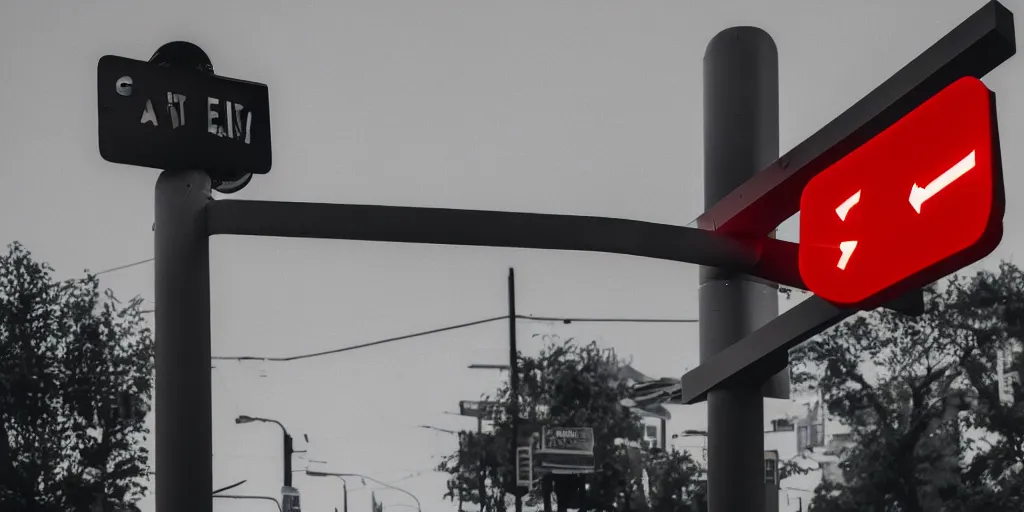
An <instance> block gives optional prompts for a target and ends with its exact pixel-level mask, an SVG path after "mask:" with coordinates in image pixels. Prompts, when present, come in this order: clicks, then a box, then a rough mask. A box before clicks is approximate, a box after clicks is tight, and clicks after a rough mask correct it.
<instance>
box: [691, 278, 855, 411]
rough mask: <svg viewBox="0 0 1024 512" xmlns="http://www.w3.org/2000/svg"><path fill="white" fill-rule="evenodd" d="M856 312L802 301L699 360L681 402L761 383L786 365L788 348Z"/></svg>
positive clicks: (813, 300)
mask: <svg viewBox="0 0 1024 512" xmlns="http://www.w3.org/2000/svg"><path fill="white" fill-rule="evenodd" d="M856 312H857V311H856V310H852V309H840V308H838V307H836V306H834V305H833V304H831V303H829V302H827V301H825V300H823V299H820V298H818V297H810V298H808V299H807V300H804V301H803V302H801V303H800V304H797V305H796V306H794V307H793V308H792V309H790V310H789V311H786V312H785V313H783V314H781V315H779V316H778V317H776V318H775V319H774V320H772V321H771V322H768V323H767V324H765V325H764V326H763V327H761V328H760V329H758V330H756V331H754V332H753V333H751V334H750V335H748V336H747V337H745V338H743V339H742V340H741V341H739V342H738V343H735V344H733V345H731V346H730V347H729V348H727V349H725V350H722V351H721V352H719V353H718V354H716V355H715V356H714V357H712V358H710V359H708V360H703V359H702V360H701V364H700V366H698V367H696V368H694V369H692V370H690V371H689V372H687V373H686V374H684V375H683V379H682V388H683V397H682V402H683V403H684V404H693V403H697V402H700V401H702V400H704V399H705V398H706V397H707V395H708V392H709V391H711V390H712V389H714V388H716V387H722V388H731V387H736V386H750V385H752V384H753V383H757V382H764V379H766V378H768V377H770V376H772V375H774V374H776V373H777V372H778V371H779V370H780V369H781V368H783V367H785V366H786V365H787V364H788V360H789V350H790V349H792V348H793V347H795V346H797V345H799V344H800V343H803V342H804V341H807V340H809V339H811V338H813V337H814V336H817V335H818V334H819V333H821V332H822V331H824V330H825V329H828V328H829V327H831V326H833V325H835V324H836V323H838V322H840V321H842V320H843V319H845V318H846V317H848V316H850V315H852V314H854V313H856ZM758 425H759V426H758V428H760V424H758Z"/></svg>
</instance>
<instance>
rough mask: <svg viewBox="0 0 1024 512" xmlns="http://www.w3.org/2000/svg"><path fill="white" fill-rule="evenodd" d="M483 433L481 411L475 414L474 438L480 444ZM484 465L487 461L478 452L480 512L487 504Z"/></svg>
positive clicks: (481, 453) (482, 453) (482, 454)
mask: <svg viewBox="0 0 1024 512" xmlns="http://www.w3.org/2000/svg"><path fill="white" fill-rule="evenodd" d="M483 433H484V417H483V411H480V412H479V414H477V416H476V436H477V440H479V441H481V442H482V441H483ZM486 463H487V460H486V458H485V457H484V451H483V450H480V512H484V510H486V506H485V505H484V504H485V503H486V502H487V498H486V496H487V473H486V471H485V468H484V465H485V464H486Z"/></svg>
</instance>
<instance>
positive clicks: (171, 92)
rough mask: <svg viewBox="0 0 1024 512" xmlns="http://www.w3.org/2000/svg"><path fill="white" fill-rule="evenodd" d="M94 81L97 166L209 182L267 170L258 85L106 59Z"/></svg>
mask: <svg viewBox="0 0 1024 512" xmlns="http://www.w3.org/2000/svg"><path fill="white" fill-rule="evenodd" d="M97 82H98V83H97V86H98V89H97V91H98V99H99V146H100V155H102V156H103V158H104V159H105V160H107V161H110V162H114V163H119V164H127V165H136V166H142V167H153V168H156V169H167V170H184V169H201V170H203V171H206V172H207V173H209V174H210V176H211V177H213V178H217V179H237V178H239V177H242V176H244V175H245V174H248V173H253V174H266V173H267V172H269V171H270V166H271V151H270V96H269V92H268V89H267V86H266V85H264V84H259V83H255V82H246V81H243V80H235V79H232V78H224V77H219V76H216V75H206V74H202V73H199V72H197V71H192V70H188V69H174V68H168V67H163V66H159V65H157V64H152V63H149V62H144V61H138V60H132V59H126V58H124V57H116V56H112V55H107V56H104V57H103V58H101V59H100V61H99V65H98V69H97Z"/></svg>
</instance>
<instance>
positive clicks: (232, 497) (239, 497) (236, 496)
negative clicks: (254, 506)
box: [213, 494, 284, 512]
mask: <svg viewBox="0 0 1024 512" xmlns="http://www.w3.org/2000/svg"><path fill="white" fill-rule="evenodd" d="M213 497H214V498H221V499H229V500H265V501H273V502H274V505H277V510H278V512H283V510H284V509H282V508H281V502H279V501H277V498H271V497H270V496H243V495H241V494H214V495H213Z"/></svg>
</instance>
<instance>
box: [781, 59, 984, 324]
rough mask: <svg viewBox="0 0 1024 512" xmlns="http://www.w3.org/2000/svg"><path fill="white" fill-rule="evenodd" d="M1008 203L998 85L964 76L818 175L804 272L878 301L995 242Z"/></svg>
mask: <svg viewBox="0 0 1024 512" xmlns="http://www.w3.org/2000/svg"><path fill="white" fill-rule="evenodd" d="M1003 209H1004V198H1003V186H1002V168H1001V165H1000V156H999V145H998V134H997V128H996V118H995V108H994V94H993V93H992V92H991V91H989V90H988V88H986V87H985V85H984V84H983V83H982V82H981V80H978V79H977V78H973V77H965V78H961V79H959V80H957V81H956V82H954V83H953V84H951V85H949V86H947V87H946V88H945V89H943V90H942V91H940V92H939V93H938V94H936V95H935V96H933V97H932V98H930V99H928V100H927V101H925V102H924V103H922V104H921V105H920V106H919V107H917V108H916V109H914V110H913V111H911V112H910V113H909V114H907V115H906V116H904V117H903V118H902V119H900V120H899V121H897V122H896V123H895V124H893V125H892V126H890V127H889V128H888V129H886V130H884V131H883V132H881V133H880V134H878V135H877V136H875V137H874V138H872V139H871V140H869V141H868V142H866V143H865V144H863V145H862V146H860V147H859V148H857V149H856V150H854V151H853V152H851V153H849V154H848V155H846V156H845V157H844V158H842V159H840V160H839V161H838V162H836V163H835V164H833V165H832V166H830V167H829V168H827V169H825V170H824V171H823V172H821V173H819V174H818V175H817V176H815V177H814V178H813V179H811V180H810V182H809V183H808V184H807V186H806V188H804V190H803V193H802V195H801V199H800V245H799V268H800V275H801V277H802V278H803V280H804V282H805V283H806V284H807V287H808V288H809V289H810V290H811V291H812V292H814V293H815V294H817V295H818V296H820V297H822V298H824V299H826V300H828V301H830V302H832V303H834V304H837V305H841V306H844V307H858V308H863V309H870V308H873V307H875V306H878V305H880V304H881V303H882V302H884V301H885V300H888V299H893V298H896V297H898V296H899V295H902V294H903V293H905V292H907V291H908V290H910V289H913V288H917V287H920V286H923V285H926V284H928V283H931V282H933V281H935V280H937V279H939V278H941V277H943V276H945V275H947V274H949V273H952V272H955V271H957V270H959V269H960V268H962V267H964V266H965V265H968V264H970V263H973V262H975V261H977V260H979V259H981V258H982V257H984V256H986V255H987V254H989V253H990V252H992V250H993V249H995V247H996V246H997V245H998V244H999V241H1000V240H1001V238H1002V218H1003Z"/></svg>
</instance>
